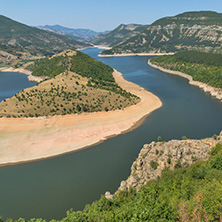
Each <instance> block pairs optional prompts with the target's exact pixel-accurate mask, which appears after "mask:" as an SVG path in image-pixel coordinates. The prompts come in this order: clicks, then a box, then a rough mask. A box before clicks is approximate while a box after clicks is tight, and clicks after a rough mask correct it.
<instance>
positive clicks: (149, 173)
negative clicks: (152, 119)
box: [117, 131, 222, 192]
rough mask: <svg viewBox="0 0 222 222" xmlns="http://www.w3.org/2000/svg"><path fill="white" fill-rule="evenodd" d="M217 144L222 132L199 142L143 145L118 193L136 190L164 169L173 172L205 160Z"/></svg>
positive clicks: (178, 141) (183, 141) (174, 141)
mask: <svg viewBox="0 0 222 222" xmlns="http://www.w3.org/2000/svg"><path fill="white" fill-rule="evenodd" d="M219 142H222V131H221V133H220V135H219V136H216V135H215V136H213V137H212V138H206V139H201V140H194V139H192V140H191V139H186V138H185V139H184V140H171V141H168V142H151V143H150V144H145V145H144V146H143V148H142V149H141V151H140V153H139V155H138V158H137V159H136V160H135V161H134V163H133V164H132V167H131V174H130V176H129V178H128V179H127V180H126V181H122V182H121V184H120V187H119V189H118V191H122V190H128V189H130V188H135V189H136V190H138V189H139V188H140V187H141V186H142V185H143V184H146V183H147V182H148V181H150V180H154V179H156V178H157V177H159V176H161V172H162V170H163V169H165V168H169V169H172V170H173V169H175V168H179V167H181V166H184V167H187V166H189V165H191V164H192V163H194V162H195V161H198V160H207V159H208V158H209V153H210V150H211V148H212V147H213V146H215V145H216V144H217V143H219ZM118 191H117V192H118Z"/></svg>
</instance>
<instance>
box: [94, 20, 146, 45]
mask: <svg viewBox="0 0 222 222" xmlns="http://www.w3.org/2000/svg"><path fill="white" fill-rule="evenodd" d="M146 28H147V25H137V24H129V25H124V24H121V25H119V26H118V27H117V28H115V29H114V30H113V31H111V32H109V33H105V34H101V35H99V36H97V37H96V38H95V39H93V43H94V44H95V45H104V46H115V45H118V44H121V43H123V42H125V41H126V40H128V39H129V38H131V37H133V36H136V35H137V34H139V33H140V32H141V31H143V30H144V29H146Z"/></svg>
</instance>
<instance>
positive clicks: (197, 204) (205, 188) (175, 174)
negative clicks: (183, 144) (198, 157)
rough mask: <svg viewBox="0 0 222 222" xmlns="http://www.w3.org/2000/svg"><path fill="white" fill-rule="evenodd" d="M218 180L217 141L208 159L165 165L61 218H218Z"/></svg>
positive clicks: (221, 192)
mask: <svg viewBox="0 0 222 222" xmlns="http://www.w3.org/2000/svg"><path fill="white" fill-rule="evenodd" d="M221 181H222V144H217V145H216V146H215V147H214V148H212V150H211V156H210V158H209V160H207V161H199V162H196V163H195V164H193V165H191V166H187V167H182V166H180V168H177V169H175V170H174V171H171V170H169V169H165V170H164V171H163V172H162V175H161V177H160V178H158V179H157V180H152V181H149V182H148V183H147V184H146V185H143V186H142V187H141V188H140V190H139V191H138V192H136V191H135V190H134V189H129V190H128V191H121V192H119V193H118V194H117V195H115V196H114V198H113V199H106V198H105V196H101V198H100V199H99V200H98V201H95V202H93V203H92V205H86V207H85V209H84V210H83V211H77V212H73V210H70V211H68V212H67V217H66V218H64V219H62V220H61V221H62V222H68V221H183V222H185V221H209V222H210V221H221V218H222V206H221V203H222V183H221ZM9 221H10V220H9ZM18 221H19V222H25V221H26V220H23V219H19V220H18ZM29 221H30V222H31V221H32V222H34V221H38V222H42V221H44V220H42V219H37V220H35V219H33V220H29Z"/></svg>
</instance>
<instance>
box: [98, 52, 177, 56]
mask: <svg viewBox="0 0 222 222" xmlns="http://www.w3.org/2000/svg"><path fill="white" fill-rule="evenodd" d="M173 54H174V53H173V52H172V53H155V52H153V53H121V54H117V53H116V54H112V55H102V54H99V57H120V56H136V55H137V56H160V55H173Z"/></svg>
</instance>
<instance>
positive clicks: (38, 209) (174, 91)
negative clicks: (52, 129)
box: [0, 48, 222, 220]
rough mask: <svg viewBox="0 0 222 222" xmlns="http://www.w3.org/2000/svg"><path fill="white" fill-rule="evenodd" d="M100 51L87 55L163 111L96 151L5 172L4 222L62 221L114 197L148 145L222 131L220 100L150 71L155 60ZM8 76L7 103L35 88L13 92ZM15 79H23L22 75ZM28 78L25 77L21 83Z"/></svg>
mask: <svg viewBox="0 0 222 222" xmlns="http://www.w3.org/2000/svg"><path fill="white" fill-rule="evenodd" d="M101 51H102V50H101V49H97V48H90V49H86V50H83V52H84V53H86V54H88V55H90V56H92V57H94V58H96V59H98V60H100V61H102V62H104V63H106V64H108V65H110V66H112V67H113V68H115V69H117V70H118V71H120V72H121V73H123V76H124V78H125V79H127V80H129V81H131V82H134V83H136V84H138V85H140V86H142V87H144V88H145V89H147V90H148V91H151V92H153V93H154V94H155V95H157V96H158V97H159V98H160V99H161V101H162V103H163V106H162V107H161V108H160V109H158V110H156V111H154V112H153V113H152V114H151V115H149V116H148V117H147V118H146V119H145V121H144V122H143V124H142V125H141V126H140V127H138V128H136V129H135V130H133V131H131V132H128V133H126V134H122V135H119V136H116V137H113V138H111V139H108V140H106V141H105V142H103V143H101V144H99V145H96V146H93V147H91V148H88V149H84V150H81V151H78V152H74V153H71V154H67V155H62V156H59V157H56V158H51V159H46V160H41V161H36V162H32V163H26V164H19V165H12V166H4V167H0V178H1V181H0V199H1V201H0V215H1V216H3V218H13V219H17V218H19V217H23V218H27V219H29V218H40V217H41V218H44V219H47V220H50V219H53V218H54V219H61V218H63V217H65V215H66V211H67V210H69V209H70V208H73V209H74V210H81V209H83V208H84V206H85V205H86V204H90V203H92V202H93V201H95V200H97V199H99V198H100V196H101V195H102V194H104V193H105V192H106V191H110V192H111V193H113V192H115V191H116V189H117V188H118V187H119V185H120V182H121V181H122V180H125V179H126V178H127V177H128V176H129V174H130V168H131V165H132V163H133V161H134V160H135V159H136V158H137V155H138V153H139V151H140V149H141V148H142V146H143V144H145V143H149V142H151V141H153V140H155V141H156V140H157V137H158V136H161V137H162V138H163V140H165V141H167V140H170V139H181V137H182V136H186V137H188V138H197V139H198V138H204V137H209V136H212V135H213V134H218V133H219V132H220V131H221V130H222V103H221V102H219V100H217V99H214V98H213V97H211V96H210V95H209V94H207V93H204V92H203V91H202V90H201V89H199V88H197V87H195V86H191V85H189V84H188V80H186V79H184V78H182V77H179V76H174V75H170V74H166V73H164V72H161V71H159V70H155V69H154V68H152V67H150V66H149V65H148V64H147V61H148V59H149V58H151V57H148V56H129V57H110V58H100V57H98V54H99V53H100V52H101ZM8 74H9V73H7V76H6V74H4V73H3V74H2V73H0V78H1V75H5V77H4V78H6V80H7V84H2V80H1V79H0V96H1V98H2V99H4V98H6V97H7V96H5V95H9V96H12V95H13V93H16V92H17V90H20V89H22V88H24V87H30V86H31V85H30V86H28V85H25V86H22V87H21V88H16V87H17V86H18V85H19V84H15V85H14V87H13V86H12V84H11V82H10V81H11V80H14V78H12V79H11V80H10V77H9V76H8ZM10 75H11V74H10ZM14 75H15V76H16V75H17V77H18V78H20V77H19V76H20V75H21V74H17V73H14ZM7 78H9V79H7ZM26 79H27V78H26V76H24V79H23V80H22V81H21V83H23V81H26ZM17 83H18V82H17ZM30 84H35V83H30ZM7 85H8V87H9V88H7V87H6V86H7ZM3 87H5V88H3ZM2 89H4V90H2ZM2 92H3V93H2ZM9 92H11V94H9ZM4 96H5V97H4Z"/></svg>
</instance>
